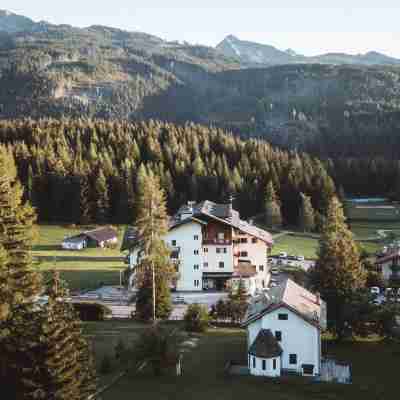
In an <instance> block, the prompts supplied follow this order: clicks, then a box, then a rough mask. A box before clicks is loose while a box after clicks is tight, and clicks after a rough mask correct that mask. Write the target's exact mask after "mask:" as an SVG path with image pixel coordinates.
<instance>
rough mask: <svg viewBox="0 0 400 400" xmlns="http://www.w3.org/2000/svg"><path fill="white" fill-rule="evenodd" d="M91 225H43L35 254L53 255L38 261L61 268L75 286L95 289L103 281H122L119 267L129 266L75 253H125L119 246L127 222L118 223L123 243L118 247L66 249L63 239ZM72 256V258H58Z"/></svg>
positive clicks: (46, 267)
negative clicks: (96, 259)
mask: <svg viewBox="0 0 400 400" xmlns="http://www.w3.org/2000/svg"><path fill="white" fill-rule="evenodd" d="M87 228H88V227H76V228H75V227H65V226H60V225H39V226H38V232H37V235H36V236H37V239H36V241H35V243H34V246H33V252H32V254H33V256H34V257H35V256H36V257H37V256H39V257H40V256H42V257H43V256H45V257H52V258H50V260H47V259H46V261H42V260H39V261H36V265H37V268H38V269H39V270H41V271H48V270H55V269H56V270H59V271H61V276H62V278H63V279H65V280H66V281H67V282H68V284H69V288H70V289H71V290H83V289H95V288H97V287H99V286H100V285H102V284H105V285H117V284H119V271H120V270H122V269H125V268H126V265H125V264H124V263H123V262H122V261H95V260H94V259H93V261H92V260H90V259H86V260H83V261H82V260H79V259H74V257H121V256H122V253H121V252H120V250H119V246H120V244H121V238H122V235H123V232H124V226H119V227H117V229H118V233H119V244H118V248H116V249H100V248H95V249H85V250H83V251H70V250H62V249H61V246H60V244H61V242H62V240H63V239H64V237H66V236H70V235H74V234H77V233H79V232H81V231H82V230H85V229H87ZM57 257H70V258H71V259H70V260H68V259H65V258H63V259H57Z"/></svg>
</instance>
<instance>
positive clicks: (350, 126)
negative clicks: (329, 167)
mask: <svg viewBox="0 0 400 400" xmlns="http://www.w3.org/2000/svg"><path fill="white" fill-rule="evenodd" d="M5 18H8V19H7V21H8V22H7V23H8V25H7V26H6V28H7V29H8V30H7V29H6V28H4V29H3V32H0V118H3V119H9V118H20V117H27V116H31V117H34V118H39V117H53V118H61V117H63V116H67V117H73V118H80V117H88V118H101V119H127V120H132V121H142V120H149V119H158V120H164V121H169V122H174V123H180V124H182V123H185V122H187V121H193V122H195V123H201V124H203V125H212V126H218V127H223V128H228V129H229V130H232V131H233V132H234V133H237V134H239V135H241V136H243V137H264V138H266V139H267V140H268V141H269V142H270V143H272V144H274V145H279V146H283V147H285V148H289V149H297V150H299V151H306V152H310V153H312V154H314V155H316V156H319V157H321V158H326V157H334V158H337V157H357V158H358V157H368V158H369V157H371V155H373V156H376V155H380V156H384V157H386V158H392V159H397V158H398V151H397V149H398V147H399V144H400V143H399V140H400V139H399V137H400V136H399V135H398V132H399V129H400V67H399V66H384V65H379V66H362V65H345V64H346V63H345V62H344V64H342V65H340V64H341V62H340V60H339V61H337V60H336V61H332V62H333V63H334V64H332V65H322V64H309V63H308V64H288V65H279V66H272V67H269V68H268V67H263V68H257V69H256V68H244V65H243V64H240V60H239V59H238V58H237V57H234V56H233V55H232V56H229V54H228V55H224V54H223V53H222V52H221V51H220V50H217V49H214V48H211V47H205V46H200V45H190V44H187V43H178V42H167V41H164V40H162V39H160V38H158V37H155V36H152V35H148V34H145V33H140V32H126V31H121V30H118V29H114V28H108V27H104V26H92V27H89V28H84V29H80V28H74V27H71V26H68V25H60V26H56V25H51V24H48V23H45V22H41V23H35V24H33V25H32V26H31V27H30V28H29V29H28V28H23V30H21V31H16V30H15V29H14V28H12V29H11V28H10V24H11V23H13V24H16V23H17V22H16V21H18V20H15V19H12V20H11V21H10V20H9V18H11V17H10V16H8V17H5ZM22 26H23V27H25V24H23V25H22ZM0 28H1V26H0ZM21 29H22V28H21ZM0 31H1V29H0ZM287 57H290V55H287ZM371 63H372V64H373V62H372V61H371Z"/></svg>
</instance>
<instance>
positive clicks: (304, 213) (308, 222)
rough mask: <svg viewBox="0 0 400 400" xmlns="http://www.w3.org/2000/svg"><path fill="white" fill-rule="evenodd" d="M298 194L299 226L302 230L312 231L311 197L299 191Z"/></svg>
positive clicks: (313, 227) (313, 228) (313, 223)
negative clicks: (299, 200) (299, 198)
mask: <svg viewBox="0 0 400 400" xmlns="http://www.w3.org/2000/svg"><path fill="white" fill-rule="evenodd" d="M300 196H301V206H300V213H299V228H300V229H301V230H302V231H304V232H312V231H314V230H315V216H314V208H313V206H312V204H311V198H310V197H309V196H307V195H305V194H304V193H300Z"/></svg>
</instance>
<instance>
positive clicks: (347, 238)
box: [310, 197, 366, 339]
mask: <svg viewBox="0 0 400 400" xmlns="http://www.w3.org/2000/svg"><path fill="white" fill-rule="evenodd" d="M310 278H311V283H312V285H313V287H314V289H315V290H317V291H318V292H319V293H320V294H321V297H322V298H323V299H324V300H325V301H326V302H327V308H328V324H329V327H330V328H331V329H332V330H333V331H334V333H336V335H337V337H338V338H339V339H342V338H343V337H344V335H345V334H346V324H347V323H348V321H346V318H345V315H346V307H347V305H348V304H351V302H352V299H353V295H354V293H355V292H356V291H358V290H359V289H361V288H363V287H364V285H365V279H366V276H365V273H364V271H363V268H362V265H361V263H360V255H359V250H358V246H357V244H356V243H355V241H354V239H353V234H352V232H351V231H350V230H349V229H348V227H347V225H346V222H345V217H344V213H343V207H342V205H341V203H340V202H339V200H338V199H337V197H332V199H331V201H330V202H329V206H328V212H327V218H326V221H325V223H324V226H323V230H322V233H321V238H320V241H319V249H318V260H317V262H316V265H315V267H314V269H313V270H312V271H311V272H310Z"/></svg>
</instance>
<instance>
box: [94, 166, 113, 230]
mask: <svg viewBox="0 0 400 400" xmlns="http://www.w3.org/2000/svg"><path fill="white" fill-rule="evenodd" d="M95 198H96V222H97V223H99V224H104V223H106V222H108V217H109V211H110V197H109V193H108V185H107V179H106V177H105V176H104V173H103V170H102V169H100V170H99V173H98V176H97V178H96V182H95Z"/></svg>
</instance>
